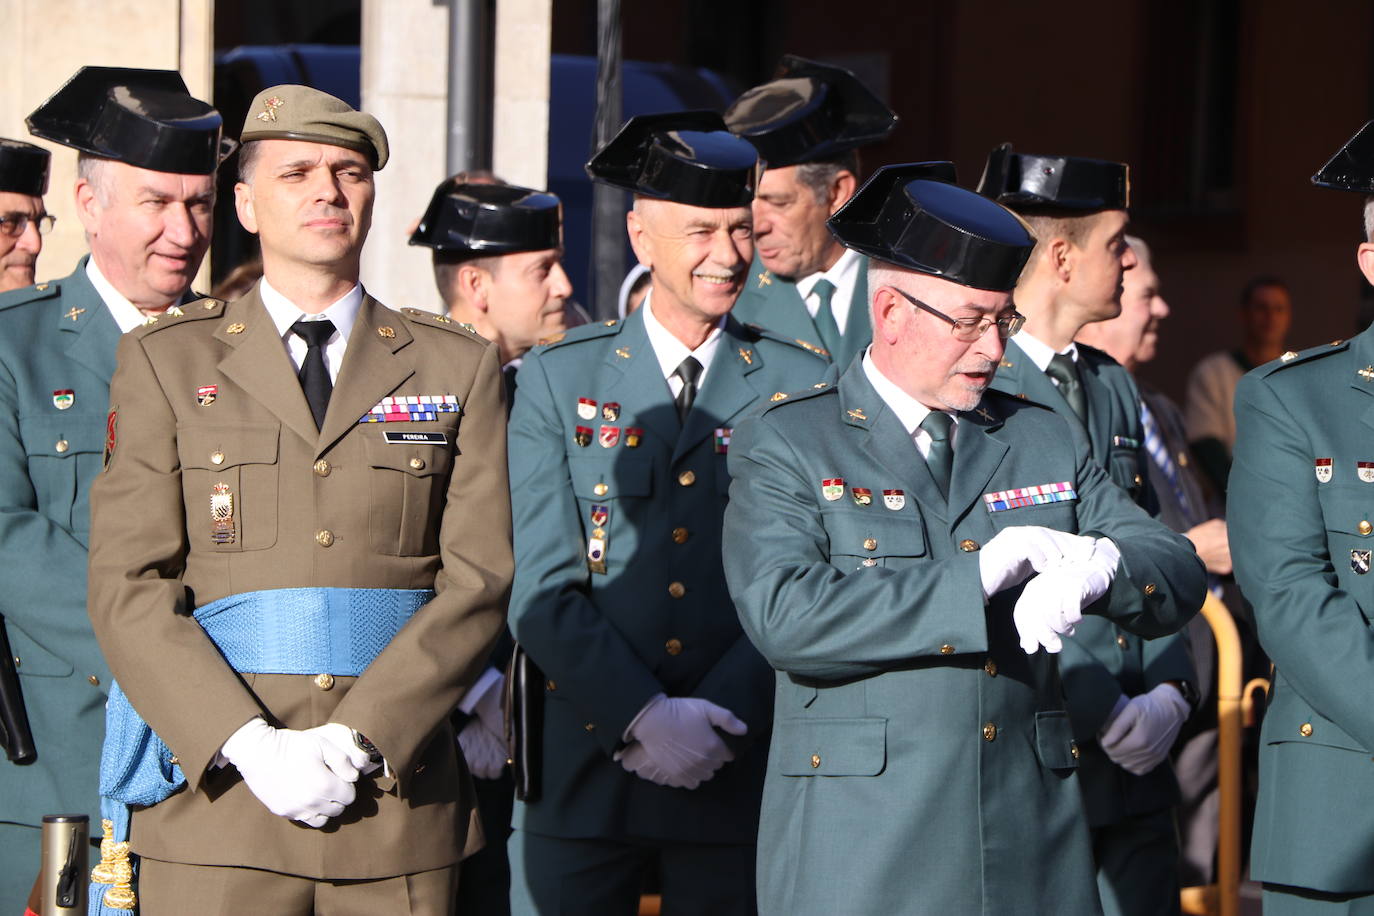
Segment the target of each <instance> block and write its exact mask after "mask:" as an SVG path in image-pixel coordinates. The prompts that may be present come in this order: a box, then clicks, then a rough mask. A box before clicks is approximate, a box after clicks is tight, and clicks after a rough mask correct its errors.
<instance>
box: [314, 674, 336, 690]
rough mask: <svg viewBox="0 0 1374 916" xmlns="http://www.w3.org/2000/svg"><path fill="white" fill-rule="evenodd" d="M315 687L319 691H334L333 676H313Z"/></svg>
mask: <svg viewBox="0 0 1374 916" xmlns="http://www.w3.org/2000/svg"><path fill="white" fill-rule="evenodd" d="M315 686H316V687H318V688H320V689H321V690H332V689H334V675H332V674H317V675H315Z"/></svg>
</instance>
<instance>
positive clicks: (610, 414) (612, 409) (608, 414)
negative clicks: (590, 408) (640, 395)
mask: <svg viewBox="0 0 1374 916" xmlns="http://www.w3.org/2000/svg"><path fill="white" fill-rule="evenodd" d="M601 419H603V420H605V421H606V422H607V423H614V422H615V421H616V420H619V419H620V405H619V404H617V403H615V402H614V401H607V402H606V403H605V404H602V405H601Z"/></svg>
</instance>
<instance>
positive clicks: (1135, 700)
mask: <svg viewBox="0 0 1374 916" xmlns="http://www.w3.org/2000/svg"><path fill="white" fill-rule="evenodd" d="M1117 706H1118V708H1119V711H1118V712H1117V713H1116V715H1115V716H1114V717H1113V718H1111V719H1109V720H1108V721H1107V724H1106V726H1104V727H1103V729H1102V730H1101V731H1100V732H1098V739H1097V742H1098V744H1100V745H1101V746H1102V750H1103V751H1104V752H1105V753H1106V754H1107V756H1108V757H1109V758H1111V761H1112V762H1113V763H1115V764H1116V765H1117V766H1119V767H1121V768H1123V769H1125V770H1126V771H1127V772H1130V773H1134V774H1135V775H1136V776H1144V775H1145V774H1146V773H1148V772H1150V771H1151V770H1153V769H1154V768H1155V767H1157V766H1159V765H1160V764H1161V763H1163V762H1164V758H1165V757H1167V756H1168V755H1169V748H1171V747H1173V746H1174V739H1175V738H1177V737H1178V730H1179V729H1180V728H1182V727H1183V723H1184V722H1185V721H1187V719H1188V716H1189V714H1191V713H1192V709H1191V708H1190V707H1189V706H1188V701H1187V700H1185V699H1183V694H1182V693H1180V692H1179V690H1178V688H1177V687H1175V686H1174V685H1173V684H1160V685H1159V686H1158V687H1156V688H1154V689H1153V690H1151V691H1150V692H1149V693H1142V694H1141V695H1140V696H1138V697H1132V698H1131V699H1130V700H1127V701H1126V703H1125V705H1124V706H1123V705H1121V704H1120V703H1118V704H1117Z"/></svg>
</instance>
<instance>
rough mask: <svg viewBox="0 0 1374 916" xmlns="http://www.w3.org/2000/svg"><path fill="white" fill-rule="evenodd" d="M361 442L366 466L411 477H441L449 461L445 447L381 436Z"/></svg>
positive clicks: (446, 446)
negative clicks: (363, 444)
mask: <svg viewBox="0 0 1374 916" xmlns="http://www.w3.org/2000/svg"><path fill="white" fill-rule="evenodd" d="M447 434H448V433H447V432H446V433H445V435H447ZM364 441H365V442H366V448H367V463H368V466H369V467H374V468H387V469H389V470H392V471H401V472H402V473H405V474H409V475H411V476H412V477H429V476H431V475H433V474H442V473H444V472H445V471H447V470H448V467H449V465H450V464H451V463H452V461H453V453H452V452H451V451H450V450H449V446H448V445H447V444H438V443H435V444H429V443H418V444H417V443H414V442H389V441H387V440H386V439H385V438H383V437H381V436H378V437H376V438H368V439H366V440H364Z"/></svg>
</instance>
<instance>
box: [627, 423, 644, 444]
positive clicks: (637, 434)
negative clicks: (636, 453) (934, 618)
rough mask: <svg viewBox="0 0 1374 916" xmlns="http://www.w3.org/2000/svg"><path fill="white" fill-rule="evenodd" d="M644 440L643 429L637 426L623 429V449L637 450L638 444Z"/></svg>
mask: <svg viewBox="0 0 1374 916" xmlns="http://www.w3.org/2000/svg"><path fill="white" fill-rule="evenodd" d="M643 438H644V429H643V427H639V426H627V427H625V447H626V448H639V443H640V441H642V440H643Z"/></svg>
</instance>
